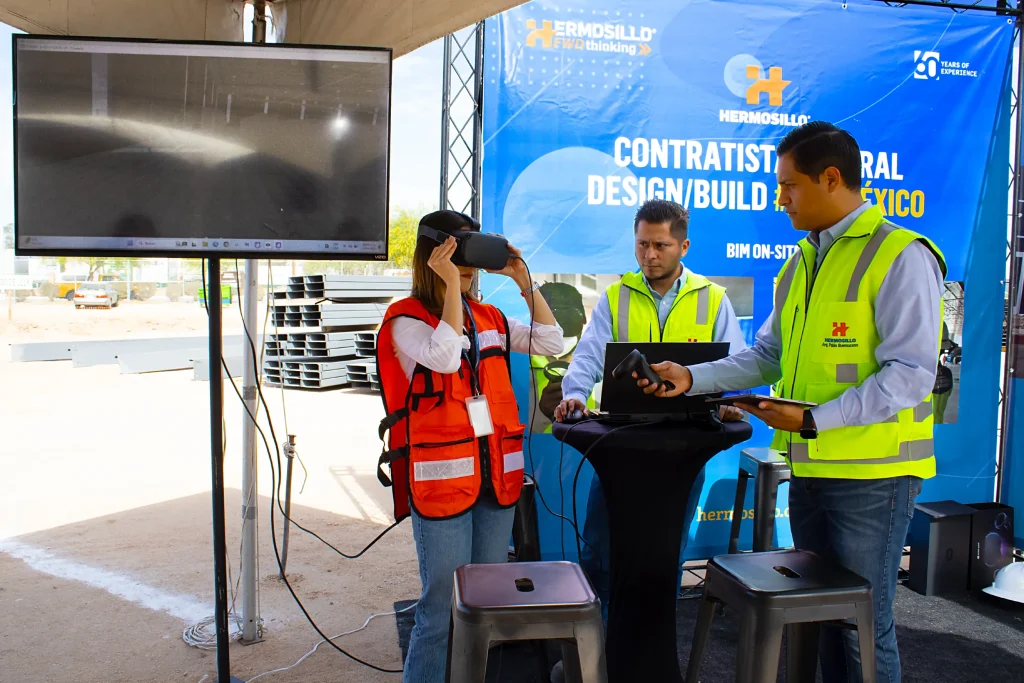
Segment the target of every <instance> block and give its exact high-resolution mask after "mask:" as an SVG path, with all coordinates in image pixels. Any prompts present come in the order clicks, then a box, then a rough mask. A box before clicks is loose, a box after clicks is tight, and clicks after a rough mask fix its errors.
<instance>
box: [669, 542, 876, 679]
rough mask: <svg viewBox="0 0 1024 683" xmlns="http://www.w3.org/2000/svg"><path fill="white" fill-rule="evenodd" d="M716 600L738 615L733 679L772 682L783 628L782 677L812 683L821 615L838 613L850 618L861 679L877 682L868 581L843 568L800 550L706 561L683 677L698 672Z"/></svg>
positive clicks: (834, 617) (839, 616)
mask: <svg viewBox="0 0 1024 683" xmlns="http://www.w3.org/2000/svg"><path fill="white" fill-rule="evenodd" d="M718 603H721V604H725V605H728V606H729V607H731V608H733V609H734V610H736V612H737V613H738V614H739V618H740V639H739V645H738V648H737V657H736V683H775V681H776V679H777V677H778V671H779V652H780V650H781V647H782V631H783V627H785V629H786V634H787V635H786V639H787V646H786V651H787V656H786V672H787V681H788V683H814V677H815V673H816V669H817V663H818V637H819V635H820V629H821V626H822V622H832V621H835V620H845V619H853V620H854V621H856V624H857V626H856V629H857V633H858V635H859V639H860V661H861V672H862V676H863V679H864V683H876V668H875V666H876V665H875V621H874V609H873V607H872V600H871V585H870V584H869V583H868V582H867V580H866V579H863V578H861V577H860V576H857V575H856V574H854V573H853V572H851V571H849V570H848V569H845V568H843V567H841V566H839V565H838V564H835V563H833V562H829V561H827V560H825V559H823V558H822V557H820V556H818V555H816V554H814V553H811V552H807V551H804V550H782V551H777V552H771V553H751V554H743V555H719V556H718V557H716V558H714V559H713V560H711V561H710V562H708V570H707V576H706V578H705V583H704V597H703V599H702V600H701V604H700V612H699V614H698V615H697V627H696V629H695V631H694V635H693V647H692V648H691V650H690V661H689V664H688V665H687V667H686V683H697V679H698V677H699V676H700V669H701V666H702V665H703V663H704V655H705V653H706V652H707V646H708V640H709V639H710V636H711V620H712V619H713V617H714V614H715V606H716V604H718ZM829 627H836V628H849V626H848V625H847V624H845V623H837V624H830V625H829Z"/></svg>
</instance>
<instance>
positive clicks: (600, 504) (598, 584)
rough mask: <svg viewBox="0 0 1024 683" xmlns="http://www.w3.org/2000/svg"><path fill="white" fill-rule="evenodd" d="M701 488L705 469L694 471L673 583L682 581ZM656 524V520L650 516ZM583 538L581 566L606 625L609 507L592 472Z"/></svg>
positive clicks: (609, 580)
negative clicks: (592, 477) (694, 475)
mask: <svg viewBox="0 0 1024 683" xmlns="http://www.w3.org/2000/svg"><path fill="white" fill-rule="evenodd" d="M703 488H704V470H703V469H702V470H701V471H700V474H699V475H697V479H696V481H694V482H693V487H692V488H691V489H690V492H689V498H688V499H687V502H686V517H685V518H684V521H683V539H682V541H681V542H680V545H679V575H678V576H677V577H676V578H677V581H676V586H679V585H680V584H682V582H683V555H684V554H685V553H686V541H687V540H688V537H689V534H690V524H691V523H692V522H693V515H694V513H695V512H696V511H697V503H698V502H699V501H700V492H701V490H702V489H703ZM651 523H652V524H656V523H657V520H651ZM583 539H584V540H585V541H586V543H585V544H584V545H583V547H582V548H581V552H582V553H583V557H581V558H580V566H582V567H583V571H584V572H586V574H587V578H589V579H590V583H591V585H593V587H594V592H595V593H597V597H599V598H600V599H601V617H602V618H603V619H604V625H605V627H607V626H608V598H609V596H610V593H611V588H610V587H611V571H610V567H611V542H610V541H609V538H608V507H607V506H606V505H605V502H604V490H603V489H602V488H601V480H600V478H598V476H597V475H596V474H595V475H594V479H593V480H592V481H591V483H590V497H589V498H588V499H587V517H586V520H585V521H584V523H583Z"/></svg>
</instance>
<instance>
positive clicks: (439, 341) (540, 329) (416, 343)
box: [391, 318, 565, 379]
mask: <svg viewBox="0 0 1024 683" xmlns="http://www.w3.org/2000/svg"><path fill="white" fill-rule="evenodd" d="M391 324H392V325H393V326H394V327H393V330H392V334H391V338H392V339H393V340H394V346H395V355H396V356H398V362H399V363H400V364H401V366H402V370H404V371H405V376H406V377H408V378H410V379H411V378H412V373H413V370H415V369H416V365H417V364H419V365H422V366H424V367H425V368H427V369H428V370H433V371H434V372H440V373H441V374H445V375H450V374H452V373H454V372H457V371H458V369H459V366H460V365H461V363H462V352H463V351H464V350H466V351H468V350H469V346H470V344H469V337H467V336H466V335H464V334H459V333H457V332H456V331H455V330H454V329H452V326H451V325H449V324H448V323H446V322H445V321H443V320H442V321H440V322H439V323H438V325H437V327H436V328H432V327H430V325H428V324H427V323H425V322H423V321H422V320H416V319H414V318H397V319H396V320H395V321H394V322H392V323H391ZM508 328H509V329H508V332H509V341H510V342H511V344H512V351H515V352H516V353H530V354H532V355H537V356H557V355H558V354H560V353H562V350H563V348H564V346H565V342H564V340H563V339H562V328H561V327H559V326H558V325H541V324H539V323H534V324H533V347H532V348H530V326H529V325H527V324H526V323H521V322H519V321H518V320H515V319H511V318H510V319H509V321H508ZM500 336H501V345H502V348H504V346H505V335H500Z"/></svg>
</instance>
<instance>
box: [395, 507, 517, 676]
mask: <svg viewBox="0 0 1024 683" xmlns="http://www.w3.org/2000/svg"><path fill="white" fill-rule="evenodd" d="M514 516H515V508H514V507H513V508H508V509H506V510H503V509H501V508H500V507H498V504H497V502H495V500H494V496H493V494H484V493H481V494H480V500H479V501H477V504H476V505H474V506H473V508H472V509H471V510H470V511H469V512H467V513H465V514H463V515H459V516H458V517H455V518H453V519H444V520H436V519H427V518H424V517H420V516H419V515H418V514H416V511H415V510H414V511H413V513H412V534H413V539H414V540H415V542H416V558H417V559H418V560H419V565H420V581H421V582H422V584H423V592H422V593H421V594H420V601H419V603H418V604H417V605H416V625H415V626H413V629H412V635H411V636H410V638H409V653H408V655H407V656H406V658H405V670H404V672H403V674H402V681H403V683H444V675H445V664H446V662H447V658H448V622H449V619H450V618H451V613H452V591H453V590H454V588H455V570H456V569H458V568H459V567H461V566H462V565H465V564H498V563H503V562H506V561H507V560H508V546H509V539H510V538H511V536H512V518H513V517H514Z"/></svg>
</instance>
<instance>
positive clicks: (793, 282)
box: [772, 206, 946, 479]
mask: <svg viewBox="0 0 1024 683" xmlns="http://www.w3.org/2000/svg"><path fill="white" fill-rule="evenodd" d="M915 241H920V242H923V243H924V244H925V245H926V246H927V247H928V248H929V249H931V251H932V253H933V254H934V255H935V257H936V259H938V261H939V266H940V268H941V269H942V273H943V275H945V273H946V262H945V258H944V257H943V255H942V252H941V251H939V248H938V247H936V246H935V244H933V243H932V242H931V241H930V240H928V239H927V238H925V237H922V236H921V235H918V234H916V233H914V232H911V231H910V230H905V229H903V228H899V227H897V226H895V225H893V224H892V223H889V222H888V221H886V220H885V218H884V217H883V215H882V212H881V211H880V210H879V209H878V207H875V206H872V207H870V208H868V209H866V210H865V211H864V212H863V213H862V214H861V215H860V216H858V217H857V219H856V220H855V221H854V222H853V224H852V225H851V226H850V228H849V229H848V230H847V231H846V232H845V233H844V234H843V235H841V236H840V237H839V238H838V239H836V240H835V242H833V243H832V245H831V246H830V247H829V248H828V251H827V252H826V254H825V256H824V257H823V260H822V264H821V265H822V267H821V269H819V270H818V272H817V273H816V274H815V268H814V266H815V260H816V259H817V250H816V249H815V248H814V247H813V246H812V245H811V244H810V243H809V242H808V241H807V240H806V239H803V240H800V242H799V245H798V246H799V248H800V250H799V251H798V252H796V253H795V254H793V256H791V257H790V259H789V260H788V261H787V262H786V264H785V265H784V266H783V267H782V270H781V271H780V272H779V277H778V280H777V281H776V282H777V287H776V290H775V315H776V316H778V319H779V323H780V327H781V337H780V339H781V342H782V363H781V366H782V379H781V380H780V381H779V383H778V384H776V385H775V393H776V395H778V396H782V397H785V398H793V399H797V400H801V401H813V402H814V403H817V404H819V405H821V404H823V403H825V402H827V401H831V400H833V399H836V398H838V397H839V396H840V395H841V394H842V393H843V392H845V391H846V390H847V389H849V388H850V387H856V386H859V385H860V384H861V383H862V382H864V381H865V380H866V379H867V378H868V377H870V376H871V375H873V374H875V373H876V372H878V371H879V370H880V369H881V368H880V367H879V365H878V361H877V360H876V359H875V349H876V348H877V347H878V344H879V342H880V339H879V335H878V329H877V328H876V327H875V299H876V298H877V296H878V290H879V288H880V287H881V285H882V281H883V280H884V279H885V276H886V274H887V273H888V272H889V268H890V267H891V266H892V264H893V261H894V260H895V259H896V257H897V256H899V254H900V253H901V252H902V251H903V250H904V249H905V248H906V247H907V246H909V245H910V244H911V243H913V242H915ZM923 276H924V275H923V274H922V277H923ZM940 306H941V304H940ZM939 343H940V339H938V338H936V340H935V348H936V350H938V347H939ZM933 423H934V419H933V416H932V403H931V394H930V393H929V394H928V396H926V397H925V399H924V401H922V402H921V403H920V404H918V405H916V406H913V407H911V408H907V409H905V410H901V411H899V412H898V413H897V414H895V415H892V416H891V417H889V418H888V419H887V420H885V421H884V422H881V423H879V424H873V425H867V426H863V427H839V428H836V429H829V430H825V431H821V432H818V438H817V439H811V440H807V439H803V438H801V437H800V435H799V434H794V433H790V432H784V431H781V430H776V432H775V437H774V440H773V442H772V448H774V449H777V450H779V451H782V452H783V453H784V454H785V456H786V459H787V460H788V461H789V464H790V467H791V468H792V471H793V474H794V475H796V476H800V477H826V478H836V479H882V478H887V477H897V476H904V475H913V476H917V477H922V478H927V477H932V476H935V451H934V442H933V437H932V427H933Z"/></svg>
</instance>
